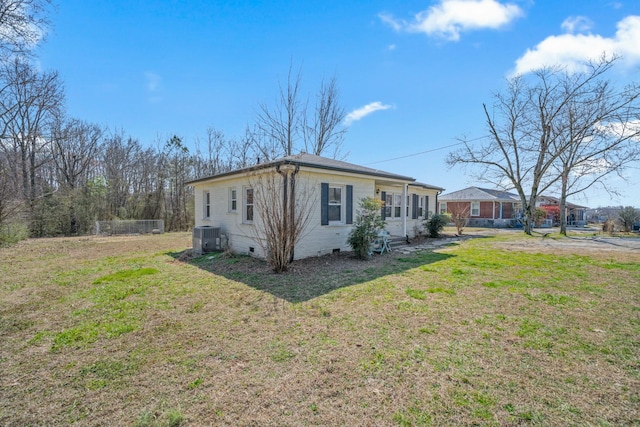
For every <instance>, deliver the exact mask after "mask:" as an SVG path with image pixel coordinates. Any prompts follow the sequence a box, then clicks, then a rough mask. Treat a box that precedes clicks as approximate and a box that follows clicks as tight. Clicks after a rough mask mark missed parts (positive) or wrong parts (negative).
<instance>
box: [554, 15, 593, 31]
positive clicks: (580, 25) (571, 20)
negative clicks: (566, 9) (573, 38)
mask: <svg viewBox="0 0 640 427" xmlns="http://www.w3.org/2000/svg"><path fill="white" fill-rule="evenodd" d="M591 27H593V22H591V20H589V18H587V17H585V16H570V17H568V18H567V19H565V20H564V22H563V23H562V24H561V25H560V28H562V29H563V30H564V31H565V32H566V33H576V32H584V31H589V30H590V29H591Z"/></svg>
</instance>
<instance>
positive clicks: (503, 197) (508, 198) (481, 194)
mask: <svg viewBox="0 0 640 427" xmlns="http://www.w3.org/2000/svg"><path fill="white" fill-rule="evenodd" d="M438 200H440V201H443V202H447V201H448V202H455V201H462V200H469V201H472V200H484V201H500V202H519V201H520V197H519V196H518V195H517V194H513V193H508V192H506V191H502V190H491V189H488V188H479V187H468V188H465V189H463V190H458V191H454V192H451V193H447V194H443V195H441V196H440V197H439V198H438Z"/></svg>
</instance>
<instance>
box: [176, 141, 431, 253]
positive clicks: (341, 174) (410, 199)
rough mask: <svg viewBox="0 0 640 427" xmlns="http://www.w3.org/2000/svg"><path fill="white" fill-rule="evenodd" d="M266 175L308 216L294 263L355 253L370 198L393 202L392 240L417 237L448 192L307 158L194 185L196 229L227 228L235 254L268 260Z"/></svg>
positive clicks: (387, 212)
mask: <svg viewBox="0 0 640 427" xmlns="http://www.w3.org/2000/svg"><path fill="white" fill-rule="evenodd" d="M265 176H271V177H275V181H274V182H278V183H281V184H278V185H282V187H281V188H280V189H279V190H278V193H277V195H276V196H275V197H282V196H283V195H284V197H286V194H287V193H289V196H291V195H293V193H295V195H294V197H293V199H292V200H296V202H295V203H294V204H295V206H294V210H295V209H297V211H292V215H293V214H294V213H293V212H295V215H299V214H304V213H305V212H300V210H305V209H306V211H307V216H308V222H307V226H306V227H305V229H304V232H303V233H302V237H301V238H300V240H299V241H298V243H297V244H296V246H295V251H294V254H295V255H294V259H301V258H306V257H310V256H320V255H324V254H328V253H332V252H337V251H350V250H351V248H350V247H349V245H348V244H347V236H348V235H349V232H350V231H351V228H352V227H353V221H354V219H355V218H356V215H357V209H358V201H359V200H360V199H363V198H365V197H374V198H377V199H380V200H382V201H384V202H385V207H384V208H383V209H382V212H381V213H382V216H383V218H384V219H385V221H386V224H387V225H386V230H387V231H388V232H389V234H391V235H392V236H409V237H413V236H414V235H415V233H416V231H418V230H419V229H422V225H423V222H424V219H425V217H426V216H427V215H428V214H429V212H435V210H436V206H437V203H438V202H437V197H438V194H440V193H441V192H442V191H443V189H442V188H440V187H437V186H433V185H428V184H422V183H419V182H416V181H415V179H414V178H411V177H407V176H402V175H397V174H393V173H390V172H385V171H381V170H378V169H371V168H367V167H364V166H359V165H355V164H351V163H347V162H343V161H339V160H334V159H329V158H325V157H319V156H314V155H311V154H306V153H302V154H298V155H295V156H287V157H283V158H281V159H277V160H274V161H271V162H267V163H261V164H257V165H255V166H251V167H249V168H244V169H239V170H234V171H231V172H226V173H221V174H218V175H214V176H211V177H207V178H202V179H198V180H195V181H192V182H190V183H188V184H189V185H191V186H192V187H193V188H194V189H195V213H196V218H195V225H196V227H201V226H211V227H217V228H220V231H221V233H222V234H223V235H224V236H226V241H227V245H228V247H229V249H230V250H231V251H233V252H235V253H244V254H252V255H255V256H258V257H264V253H262V249H261V245H260V244H259V236H260V233H262V232H263V231H261V227H262V226H263V222H262V221H261V218H260V215H261V212H260V210H259V209H258V205H257V204H256V199H257V197H258V194H257V192H260V191H262V192H265V191H266V190H265V189H264V187H263V184H262V181H260V180H261V178H264V177H265ZM285 206H286V204H285Z"/></svg>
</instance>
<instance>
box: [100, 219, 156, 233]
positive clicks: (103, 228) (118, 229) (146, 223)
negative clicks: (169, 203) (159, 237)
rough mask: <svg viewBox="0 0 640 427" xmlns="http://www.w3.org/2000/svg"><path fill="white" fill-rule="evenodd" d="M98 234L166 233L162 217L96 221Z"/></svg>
mask: <svg viewBox="0 0 640 427" xmlns="http://www.w3.org/2000/svg"><path fill="white" fill-rule="evenodd" d="M95 230H96V235H103V236H111V235H114V234H149V233H153V234H161V233H164V221H163V220H161V219H137V220H113V221H96V226H95Z"/></svg>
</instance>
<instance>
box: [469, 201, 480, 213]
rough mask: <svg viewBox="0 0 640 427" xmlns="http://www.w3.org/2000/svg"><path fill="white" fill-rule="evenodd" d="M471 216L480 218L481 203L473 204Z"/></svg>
mask: <svg viewBox="0 0 640 427" xmlns="http://www.w3.org/2000/svg"><path fill="white" fill-rule="evenodd" d="M471 216H480V202H471Z"/></svg>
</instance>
